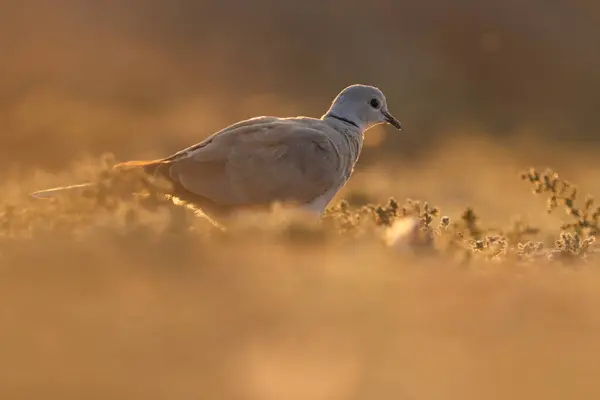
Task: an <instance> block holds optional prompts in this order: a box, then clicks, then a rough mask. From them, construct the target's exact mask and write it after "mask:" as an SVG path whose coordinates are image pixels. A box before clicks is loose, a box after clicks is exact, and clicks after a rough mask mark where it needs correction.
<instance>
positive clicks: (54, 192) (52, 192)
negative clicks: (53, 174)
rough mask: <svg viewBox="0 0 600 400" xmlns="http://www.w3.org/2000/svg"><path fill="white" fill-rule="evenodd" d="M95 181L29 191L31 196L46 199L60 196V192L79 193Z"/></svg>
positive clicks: (91, 185) (92, 185) (93, 184)
mask: <svg viewBox="0 0 600 400" xmlns="http://www.w3.org/2000/svg"><path fill="white" fill-rule="evenodd" d="M95 185H97V184H96V183H81V184H78V185H69V186H59V187H55V188H52V189H45V190H38V191H37V192H33V193H30V196H31V197H35V198H36V199H48V198H51V197H56V196H60V195H61V194H67V193H69V194H71V193H72V194H75V193H81V192H83V191H84V190H86V189H89V188H91V187H94V186H95Z"/></svg>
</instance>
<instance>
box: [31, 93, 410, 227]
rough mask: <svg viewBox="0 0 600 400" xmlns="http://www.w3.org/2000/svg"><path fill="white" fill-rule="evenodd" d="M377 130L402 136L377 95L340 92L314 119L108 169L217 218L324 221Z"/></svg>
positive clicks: (226, 136)
mask: <svg viewBox="0 0 600 400" xmlns="http://www.w3.org/2000/svg"><path fill="white" fill-rule="evenodd" d="M383 123H388V124H390V125H392V126H393V127H395V128H396V129H398V130H401V125H400V122H399V121H398V120H397V119H396V118H395V117H394V116H392V114H390V112H389V110H388V105H387V101H386V97H385V96H384V94H383V92H382V91H381V90H380V89H378V88H377V87H375V86H369V85H362V84H355V85H351V86H348V87H346V88H344V89H343V90H342V91H341V92H340V93H339V94H338V95H337V96H336V97H335V99H334V100H333V102H332V103H331V106H330V107H329V109H328V110H327V112H326V113H325V114H324V115H322V116H321V117H320V118H311V117H302V116H300V117H274V116H261V117H255V118H250V119H247V120H243V121H240V122H237V123H234V124H232V125H230V126H227V127H225V128H224V129H222V130H220V131H218V132H216V133H214V134H212V135H211V136H209V137H207V138H206V139H204V140H203V141H201V142H199V143H197V144H195V145H193V146H190V147H187V148H185V149H183V150H181V151H178V152H176V153H175V154H173V155H171V156H169V157H166V158H162V159H158V160H151V161H128V162H123V163H119V164H116V165H115V166H114V168H115V169H117V170H119V169H126V170H130V169H140V170H142V171H144V172H145V173H147V174H149V175H151V176H153V177H158V178H164V179H166V180H167V181H168V182H169V183H170V186H171V189H170V191H169V193H166V194H167V195H169V196H172V197H175V198H177V199H179V200H182V201H184V202H187V203H191V204H192V205H194V206H196V207H198V208H200V209H201V211H202V212H204V213H205V214H206V215H208V216H209V217H213V218H215V219H222V218H226V217H228V216H230V215H232V214H233V213H235V212H236V211H239V210H244V209H265V208H268V207H270V206H271V205H272V204H273V203H281V204H290V205H292V204H293V205H295V206H297V207H300V208H301V209H304V210H307V211H310V212H313V213H316V214H322V213H323V212H324V211H325V209H326V207H327V205H328V204H329V202H330V201H331V200H332V199H333V197H334V196H335V195H336V193H337V192H338V191H339V190H340V189H341V188H342V187H343V186H344V185H345V184H346V182H347V181H348V179H350V177H351V175H352V173H353V171H354V167H355V165H356V162H357V161H358V158H359V156H360V153H361V149H362V145H363V138H364V134H365V132H366V131H367V130H369V129H370V128H372V127H373V126H375V125H378V124H383ZM93 185H94V183H93V182H92V183H85V184H78V185H71V186H63V187H57V188H53V189H47V190H41V191H38V192H34V193H31V195H32V196H33V197H36V198H48V197H53V196H56V195H59V194H61V193H64V192H69V191H73V190H81V189H83V188H86V187H89V186H93Z"/></svg>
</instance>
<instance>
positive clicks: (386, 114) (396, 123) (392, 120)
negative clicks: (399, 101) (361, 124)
mask: <svg viewBox="0 0 600 400" xmlns="http://www.w3.org/2000/svg"><path fill="white" fill-rule="evenodd" d="M382 114H383V116H384V117H385V121H386V122H388V123H389V124H390V125H392V126H393V127H394V128H396V129H398V130H399V131H401V130H402V125H401V124H400V121H398V120H397V119H396V118H394V116H393V115H392V114H390V113H389V112H387V111H382Z"/></svg>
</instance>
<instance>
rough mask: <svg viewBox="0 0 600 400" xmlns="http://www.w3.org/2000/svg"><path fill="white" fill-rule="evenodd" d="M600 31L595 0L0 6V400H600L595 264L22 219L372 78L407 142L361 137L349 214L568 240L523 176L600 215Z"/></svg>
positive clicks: (380, 135)
mask: <svg viewBox="0 0 600 400" xmlns="http://www.w3.org/2000/svg"><path fill="white" fill-rule="evenodd" d="M598 21H600V2H598V1H594V0H571V1H566V0H548V1H545V2H540V1H535V0H503V1H492V0H456V1H453V2H443V1H439V0H421V1H417V2H415V1H405V0H396V1H392V0H369V1H364V2H359V1H357V0H320V1H316V0H302V1H300V0H280V1H275V0H256V1H253V2H245V1H239V0H238V1H235V0H221V1H204V0H172V1H158V0H145V1H140V0H121V1H115V0H105V1H101V0H54V1H52V2H50V1H42V0H23V1H17V0H2V1H0V57H1V58H0V59H1V62H0V191H1V192H2V193H3V196H2V200H1V203H2V204H3V207H4V208H3V209H2V210H3V211H2V210H0V217H2V218H4V219H2V218H0V222H1V223H0V225H1V228H2V230H1V231H2V232H4V233H6V232H9V233H8V234H7V235H5V236H2V239H1V240H0V293H2V299H3V300H2V302H1V304H0V398H2V399H7V400H9V399H39V398H44V399H61V400H62V399H170V400H174V399H199V398H202V399H240V400H241V399H248V400H249V399H264V400H271V399H272V400H275V399H286V400H287V399H289V400H293V399H302V400H304V399H307V400H320V399H323V400H335V399H344V400H345V399H357V400H358V399H410V400H413V399H415V400H416V399H448V400H450V399H457V400H458V399H460V400H468V399H508V398H510V399H529V400H530V399H536V398H539V399H557V400H558V399H566V398H574V399H596V398H599V396H600V383H599V382H598V380H597V377H598V374H599V373H600V361H598V354H599V353H598V351H599V350H600V348H599V347H598V343H599V341H598V337H600V320H599V318H598V313H597V312H596V311H597V310H598V309H599V308H598V306H599V305H600V296H599V295H598V293H599V290H598V289H599V288H600V276H598V273H597V272H596V271H595V270H594V266H595V265H596V264H597V263H595V264H590V266H589V267H586V268H578V269H570V268H543V267H541V266H537V267H536V266H531V267H529V268H525V269H522V268H519V267H517V266H512V265H502V266H498V265H489V264H485V263H484V264H475V265H473V266H472V267H469V268H457V267H453V266H450V265H446V263H445V262H442V261H436V260H425V261H423V260H415V259H411V258H406V257H401V256H399V255H398V254H395V253H390V252H386V251H383V250H382V249H381V248H380V247H378V246H376V245H374V244H372V243H370V242H368V241H367V242H366V243H365V244H364V245H363V246H354V245H352V246H344V245H338V244H330V243H328V244H321V245H315V244H313V245H310V246H309V247H308V248H306V247H302V246H298V245H296V244H294V245H291V244H289V243H287V242H286V243H279V242H278V241H274V242H269V241H267V242H263V241H258V242H257V243H254V242H252V243H250V244H248V243H247V242H246V241H245V240H239V241H235V240H234V241H233V242H229V241H224V242H223V241H218V240H205V239H204V236H203V233H198V232H195V233H189V232H187V231H186V232H187V233H181V232H179V233H173V232H171V233H168V232H167V233H165V232H164V231H163V225H164V219H165V218H167V219H168V217H165V216H164V215H162V214H160V213H158V214H152V213H150V214H145V213H142V215H143V216H142V217H140V220H141V222H139V223H140V224H141V225H142V227H149V228H148V231H146V230H145V229H146V228H144V229H141V228H140V230H135V229H134V230H130V229H129V228H124V226H125V225H126V224H124V222H123V220H124V219H125V217H123V215H117V216H111V215H106V214H104V213H99V215H98V221H97V222H95V223H94V224H93V226H91V227H89V229H87V228H82V227H79V228H78V229H77V232H74V231H73V230H71V228H69V227H71V226H72V225H73V224H75V225H77V223H76V222H73V221H71V222H69V223H67V224H66V225H65V226H63V225H62V224H63V223H64V221H63V219H61V218H62V217H61V216H60V215H58V214H52V213H46V214H44V213H42V211H39V209H41V208H43V207H42V206H39V205H37V204H36V203H33V202H30V201H29V200H27V193H28V192H29V191H31V190H35V189H43V188H45V187H47V186H55V185H61V184H67V183H77V182H78V181H80V180H86V179H88V178H89V177H90V176H92V175H93V174H94V173H95V172H96V171H97V160H98V158H100V157H101V156H102V155H103V154H106V153H111V154H113V155H114V156H115V158H116V159H117V160H119V161H123V160H128V159H143V158H154V157H162V156H167V155H169V154H171V153H172V152H174V151H176V150H179V149H181V148H183V147H184V146H188V145H191V144H193V143H195V142H197V141H199V140H201V139H203V138H204V137H206V136H208V135H209V134H211V133H212V132H214V131H215V130H217V129H220V128H222V127H224V126H225V125H228V124H230V123H233V122H235V121H237V120H239V119H242V118H249V117H253V116H257V115H278V116H290V115H309V116H320V115H322V114H323V113H324V112H325V111H326V109H327V107H328V106H329V104H330V102H331V101H332V100H333V98H334V96H335V95H336V94H337V93H338V92H339V91H340V89H342V88H343V87H345V86H347V85H350V84H352V83H365V84H373V85H377V86H379V87H380V88H381V89H382V90H383V91H384V93H385V94H386V96H387V99H388V104H389V106H390V110H391V112H392V113H393V114H394V115H395V116H396V117H397V118H398V119H399V120H400V121H401V122H402V124H403V128H404V129H403V131H402V132H400V133H397V132H395V131H393V129H391V128H389V127H385V126H383V127H377V128H375V129H374V130H372V131H369V132H368V134H367V137H366V146H365V149H364V152H363V155H362V157H361V160H360V162H359V164H358V166H357V169H356V173H355V176H354V177H353V179H352V180H351V181H350V183H349V184H348V185H347V187H346V188H344V190H343V192H342V193H340V196H339V198H347V199H350V200H352V201H353V202H355V203H356V204H361V203H364V202H368V201H373V202H382V201H385V200H386V199H387V198H388V197H391V196H394V197H396V198H398V199H399V200H401V201H402V200H404V199H405V198H407V197H408V198H416V199H421V200H425V201H429V202H430V203H432V204H434V205H436V206H439V207H440V208H441V210H442V213H444V214H447V215H450V216H452V217H455V216H457V215H458V214H459V213H460V212H461V210H463V209H464V208H465V207H466V206H473V207H474V208H475V210H476V211H477V213H478V215H480V216H481V218H482V220H483V221H485V223H486V224H489V225H492V226H500V225H506V224H510V222H511V220H512V219H514V218H517V217H523V218H525V219H526V220H527V221H529V222H531V223H533V224H534V225H536V226H539V227H541V228H542V231H543V234H544V235H547V236H549V237H550V236H552V235H555V234H556V232H557V231H558V228H559V226H560V223H561V221H562V220H563V219H564V216H562V215H551V216H548V215H547V214H546V211H545V201H544V199H543V198H535V197H532V196H531V194H530V188H529V187H528V186H527V185H526V184H524V183H522V182H519V180H518V177H517V176H518V173H519V172H520V171H521V170H523V169H525V168H527V167H529V166H530V165H535V166H541V167H545V166H550V167H553V168H555V169H556V170H557V171H559V172H560V173H561V175H562V176H564V177H565V178H567V179H569V180H571V181H573V182H574V183H576V184H578V185H580V186H581V188H582V190H583V191H584V192H586V193H587V192H590V193H592V194H596V195H600V179H599V175H598V171H599V168H598V161H597V155H596V153H597V151H598V148H599V146H600V119H599V118H598V109H599V107H600V75H599V74H598V71H600V52H599V51H598V43H599V41H600V24H599V23H598ZM74 181H75V182H74ZM6 204H8V206H6ZM15 210H16V211H15ZM9 212H10V213H13V212H14V213H17V214H18V213H21V214H19V216H18V217H14V218H13V220H12V221H13V222H12V223H13V224H14V225H15V226H10V225H11V222H10V221H11V220H10V219H9V218H5V217H6V215H8V214H7V213H9ZM38 212H39V213H42V214H41V215H43V218H41V219H40V217H38V214H37V213H38ZM44 212H45V211H44ZM28 215H30V216H28ZM71 217H72V216H71ZM71 217H70V218H71ZM44 218H45V219H44ZM2 221H9V222H6V223H5V222H2ZM15 221H17V222H15ZM23 221H25V222H23ZM40 221H41V222H40ZM44 221H49V222H47V225H48V227H46V228H45V229H46V230H45V231H44V230H43V232H42V233H39V232H38V230H36V229H38V228H37V227H38V226H39V225H40V224H42V225H44V224H46V222H44ZM19 224H21V225H19ZM16 225H19V226H16ZM34 226H35V227H36V228H35V229H34ZM203 229H205V228H204V227H203V228H199V232H203ZM206 229H207V228H206ZM15 232H18V233H15ZM149 232H150V233H149ZM157 232H158V233H157ZM4 233H3V234H4Z"/></svg>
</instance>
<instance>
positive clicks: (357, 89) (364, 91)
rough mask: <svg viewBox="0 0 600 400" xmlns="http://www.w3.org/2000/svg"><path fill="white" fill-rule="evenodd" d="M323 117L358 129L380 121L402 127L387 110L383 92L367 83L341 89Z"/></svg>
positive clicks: (365, 128)
mask: <svg viewBox="0 0 600 400" xmlns="http://www.w3.org/2000/svg"><path fill="white" fill-rule="evenodd" d="M323 118H334V119H338V120H340V121H343V122H345V123H347V124H349V125H352V126H354V127H356V128H358V129H359V130H360V131H365V130H367V129H369V128H371V127H373V126H375V125H378V124H382V123H389V124H390V125H392V126H393V127H395V128H396V129H398V130H400V129H402V126H401V125H400V122H398V120H397V119H396V118H394V117H393V116H392V114H390V112H389V111H388V106H387V101H386V99H385V96H384V94H383V92H382V91H381V90H379V89H378V88H376V87H375V86H368V85H351V86H348V87H347V88H345V89H344V90H342V91H341V92H340V94H338V95H337V96H336V98H335V99H334V100H333V103H332V104H331V107H330V108H329V111H327V113H326V114H325V115H324V116H323Z"/></svg>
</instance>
